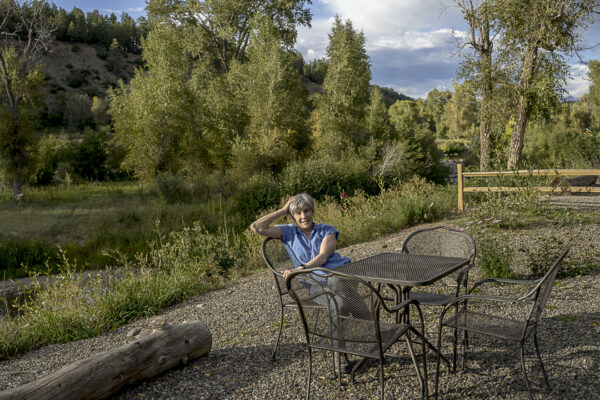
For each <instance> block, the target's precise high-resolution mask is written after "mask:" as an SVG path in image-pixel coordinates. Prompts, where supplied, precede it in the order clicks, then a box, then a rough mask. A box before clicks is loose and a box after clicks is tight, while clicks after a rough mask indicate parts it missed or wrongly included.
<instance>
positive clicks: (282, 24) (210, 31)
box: [146, 0, 311, 72]
mask: <svg viewBox="0 0 600 400" xmlns="http://www.w3.org/2000/svg"><path fill="white" fill-rule="evenodd" d="M310 3H311V2H310V1H309V0H290V1H280V0H205V1H199V0H181V1H164V0H150V1H149V2H148V6H147V7H146V10H147V13H148V17H149V18H150V19H151V20H157V21H163V22H168V23H174V24H177V25H182V26H194V27H197V28H198V29H197V30H196V31H195V34H196V35H197V37H196V46H198V47H199V48H201V49H202V50H201V51H202V52H203V53H204V56H205V57H211V59H212V62H213V63H214V64H215V65H218V66H219V68H220V70H221V71H222V72H227V71H229V68H230V65H231V62H232V61H233V60H237V61H238V62H244V61H245V57H246V50H247V48H248V46H249V44H250V37H251V34H252V29H253V25H255V24H256V22H257V20H260V19H263V18H265V19H267V20H270V21H272V23H273V25H274V32H275V33H276V34H277V36H278V38H279V39H280V40H281V42H282V44H283V45H285V46H287V47H289V48H291V47H292V46H293V45H294V43H295V42H296V35H297V31H296V25H306V26H310V20H311V14H310V10H309V8H308V5H310Z"/></svg>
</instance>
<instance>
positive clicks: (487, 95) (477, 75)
mask: <svg viewBox="0 0 600 400" xmlns="http://www.w3.org/2000/svg"><path fill="white" fill-rule="evenodd" d="M454 2H455V3H456V5H457V6H458V7H459V9H460V10H461V13H462V15H463V18H464V19H465V21H466V22H467V24H468V25H469V31H468V36H467V39H466V41H465V43H464V45H466V46H468V47H469V48H470V49H471V50H472V51H473V53H467V54H464V53H463V57H464V60H463V64H462V70H461V72H460V76H461V78H465V79H467V80H468V81H469V82H471V84H472V85H474V86H475V87H476V88H477V90H478V92H479V98H480V101H479V102H480V107H479V112H480V115H479V146H480V148H479V168H480V169H481V170H482V171H486V170H488V169H489V167H490V155H491V147H490V146H491V136H492V118H493V117H492V114H493V112H494V110H493V108H494V106H493V101H494V88H495V86H496V77H495V76H494V63H493V57H492V53H493V45H494V39H495V37H496V36H497V35H498V34H499V33H500V32H501V31H502V28H501V27H500V24H499V22H498V18H497V15H496V13H497V11H498V10H497V4H496V3H497V2H496V1H495V0H476V1H473V0H455V1H454Z"/></svg>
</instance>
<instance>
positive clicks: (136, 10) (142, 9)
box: [127, 7, 144, 12]
mask: <svg viewBox="0 0 600 400" xmlns="http://www.w3.org/2000/svg"><path fill="white" fill-rule="evenodd" d="M127 11H129V12H142V11H144V7H129V8H128V9H127Z"/></svg>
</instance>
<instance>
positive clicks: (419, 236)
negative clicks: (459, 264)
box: [402, 226, 477, 306]
mask: <svg viewBox="0 0 600 400" xmlns="http://www.w3.org/2000/svg"><path fill="white" fill-rule="evenodd" d="M402 252H403V253H409V254H423V255H429V256H448V257H460V258H467V259H469V260H470V262H469V264H467V265H466V266H465V267H463V268H462V269H461V270H460V271H458V272H455V273H453V274H451V275H448V276H447V277H445V278H444V279H443V281H444V283H445V284H446V285H447V286H449V287H452V288H455V290H454V292H455V293H454V294H440V293H429V292H415V291H411V292H410V297H409V298H411V299H416V300H418V301H419V304H421V305H433V306H445V305H447V304H448V303H449V302H450V301H452V300H454V299H455V298H456V297H457V296H458V295H460V290H461V287H464V289H465V290H464V293H465V294H466V293H467V283H468V279H469V270H470V269H471V268H472V267H473V264H474V263H475V255H476V252H477V246H476V245H475V241H474V240H473V238H472V237H471V235H469V234H468V233H466V232H463V231H459V230H456V229H452V228H448V227H445V226H436V227H433V228H426V229H420V230H418V231H415V232H413V233H412V234H410V235H409V236H408V237H407V238H406V240H404V243H403V244H402Z"/></svg>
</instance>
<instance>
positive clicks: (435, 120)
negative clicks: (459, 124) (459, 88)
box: [425, 89, 452, 138]
mask: <svg viewBox="0 0 600 400" xmlns="http://www.w3.org/2000/svg"><path fill="white" fill-rule="evenodd" d="M451 99H452V92H450V91H449V90H446V91H443V92H440V91H439V90H438V89H433V90H431V91H429V93H427V100H426V105H425V113H426V114H427V117H428V118H429V119H430V120H431V123H432V125H433V126H432V128H433V130H434V131H435V132H436V136H437V137H439V138H444V137H446V131H447V127H446V126H445V125H444V121H443V118H442V117H443V114H444V108H445V107H446V104H448V102H449V101H450V100H451Z"/></svg>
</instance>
